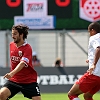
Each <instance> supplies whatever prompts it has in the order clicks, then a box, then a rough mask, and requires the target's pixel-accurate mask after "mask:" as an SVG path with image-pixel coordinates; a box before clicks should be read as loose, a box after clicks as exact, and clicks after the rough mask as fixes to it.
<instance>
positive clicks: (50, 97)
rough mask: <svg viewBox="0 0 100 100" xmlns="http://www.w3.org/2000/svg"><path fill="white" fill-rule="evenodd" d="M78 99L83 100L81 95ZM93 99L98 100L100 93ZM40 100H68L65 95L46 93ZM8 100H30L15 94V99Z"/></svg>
mask: <svg viewBox="0 0 100 100" xmlns="http://www.w3.org/2000/svg"><path fill="white" fill-rule="evenodd" d="M79 98H80V100H84V99H83V96H82V95H80V96H79ZM93 98H94V100H98V99H99V98H100V93H96V94H95V95H94V97H93ZM41 99H42V100H69V99H68V97H67V93H48V94H45V93H42V94H41ZM10 100H30V99H27V98H24V97H23V95H22V94H17V95H16V96H15V97H13V98H12V99H10Z"/></svg>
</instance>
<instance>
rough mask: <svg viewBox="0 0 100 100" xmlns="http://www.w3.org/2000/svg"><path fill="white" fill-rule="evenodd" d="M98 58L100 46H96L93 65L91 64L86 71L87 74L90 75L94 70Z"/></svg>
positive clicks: (99, 56)
mask: <svg viewBox="0 0 100 100" xmlns="http://www.w3.org/2000/svg"><path fill="white" fill-rule="evenodd" d="M99 58H100V46H98V47H97V48H96V50H95V55H94V61H93V64H92V66H91V68H90V69H89V70H88V72H89V73H90V74H92V71H93V70H94V69H95V67H96V64H97V62H98V60H99Z"/></svg>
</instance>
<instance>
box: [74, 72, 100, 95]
mask: <svg viewBox="0 0 100 100" xmlns="http://www.w3.org/2000/svg"><path fill="white" fill-rule="evenodd" d="M76 84H79V88H80V90H81V91H82V92H83V93H86V92H89V93H90V94H95V93H96V92H98V91H99V90H100V77H98V76H95V75H93V74H92V75H89V74H88V73H85V74H84V75H83V76H82V77H81V78H80V79H79V80H77V81H76Z"/></svg>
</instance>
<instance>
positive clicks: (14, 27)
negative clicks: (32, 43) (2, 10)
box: [12, 24, 29, 39]
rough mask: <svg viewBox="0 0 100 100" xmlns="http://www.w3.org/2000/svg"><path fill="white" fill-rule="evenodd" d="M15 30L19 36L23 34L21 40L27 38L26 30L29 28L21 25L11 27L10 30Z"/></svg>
mask: <svg viewBox="0 0 100 100" xmlns="http://www.w3.org/2000/svg"><path fill="white" fill-rule="evenodd" d="M14 29H15V30H17V31H18V32H19V34H20V35H21V34H23V39H26V38H27V35H28V29H29V27H28V26H26V25H23V24H19V25H13V26H12V30H14Z"/></svg>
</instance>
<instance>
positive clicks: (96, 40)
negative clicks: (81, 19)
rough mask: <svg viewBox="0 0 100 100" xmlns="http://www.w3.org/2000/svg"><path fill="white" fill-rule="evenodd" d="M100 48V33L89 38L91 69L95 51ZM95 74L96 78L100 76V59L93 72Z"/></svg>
mask: <svg viewBox="0 0 100 100" xmlns="http://www.w3.org/2000/svg"><path fill="white" fill-rule="evenodd" d="M98 46H100V33H97V34H96V35H93V36H91V37H90V38H89V46H88V60H89V68H91V66H92V64H93V61H94V56H95V50H96V48H97V47H98ZM93 74H94V75H96V76H100V59H99V60H98V62H97V64H96V68H95V70H94V71H93Z"/></svg>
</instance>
